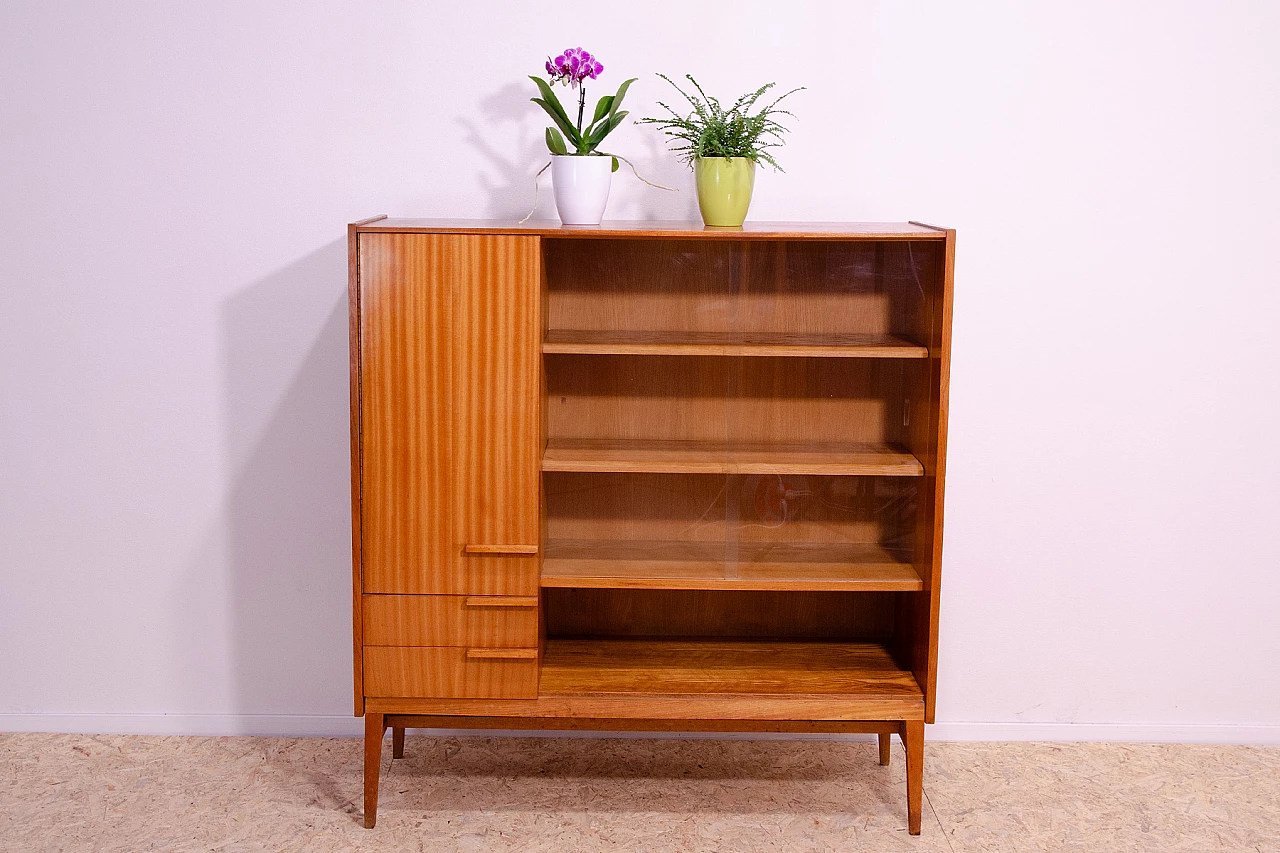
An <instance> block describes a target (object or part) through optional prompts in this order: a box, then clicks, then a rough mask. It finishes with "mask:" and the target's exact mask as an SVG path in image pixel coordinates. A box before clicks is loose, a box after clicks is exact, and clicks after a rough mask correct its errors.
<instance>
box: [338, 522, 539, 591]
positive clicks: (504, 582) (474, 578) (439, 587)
mask: <svg viewBox="0 0 1280 853" xmlns="http://www.w3.org/2000/svg"><path fill="white" fill-rule="evenodd" d="M365 541H366V542H368V541H369V537H368V536H366V537H365ZM381 550H384V551H385V550H388V548H387V547H382V548H381ZM456 550H457V553H456V554H452V555H451V556H450V558H449V559H445V560H424V561H421V562H411V561H406V560H399V561H387V560H385V559H381V558H380V557H379V556H378V553H380V552H374V551H373V550H372V549H371V550H370V555H369V556H367V557H366V558H365V560H364V578H363V583H362V587H363V592H365V593H366V594H371V595H537V594H538V589H539V581H540V576H539V571H540V569H539V561H538V557H537V556H536V555H528V554H523V553H522V554H495V553H490V552H483V551H464V550H463V548H462V547H458V548H457V549H456Z"/></svg>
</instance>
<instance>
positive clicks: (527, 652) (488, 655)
mask: <svg viewBox="0 0 1280 853" xmlns="http://www.w3.org/2000/svg"><path fill="white" fill-rule="evenodd" d="M537 659H538V650H537V649H467V660H537Z"/></svg>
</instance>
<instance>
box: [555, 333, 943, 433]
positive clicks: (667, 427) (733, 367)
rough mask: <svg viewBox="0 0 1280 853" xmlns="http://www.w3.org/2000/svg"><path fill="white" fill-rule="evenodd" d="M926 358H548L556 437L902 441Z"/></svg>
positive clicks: (587, 356) (559, 356)
mask: <svg viewBox="0 0 1280 853" xmlns="http://www.w3.org/2000/svg"><path fill="white" fill-rule="evenodd" d="M924 363H925V360H924V359H915V360H905V359H888V360H882V359H861V358H856V359H834V358H775V357H769V358H764V357H760V358H737V357H726V358H717V357H689V356H649V357H635V356H603V355H580V356H568V355H549V356H547V357H546V365H547V396H548V400H547V428H548V438H549V439H550V440H560V439H570V438H574V439H586V438H595V439H627V440H637V439H639V440H667V441H680V440H692V441H697V440H704V441H708V440H710V441H716V440H718V441H721V442H725V441H733V442H735V443H759V444H768V445H775V444H784V445H785V444H825V443H836V444H839V443H846V444H848V443H860V442H861V443H868V444H897V443H900V442H901V441H902V438H903V432H904V427H903V423H902V421H903V419H902V417H901V411H900V410H899V408H898V407H897V406H895V405H891V403H890V400H889V399H888V398H889V397H890V395H894V396H896V395H897V394H898V393H899V390H898V389H899V388H900V386H901V384H902V379H901V376H902V372H903V370H904V369H905V368H906V367H907V366H910V365H920V364H924Z"/></svg>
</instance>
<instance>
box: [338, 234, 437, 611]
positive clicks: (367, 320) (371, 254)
mask: <svg viewBox="0 0 1280 853" xmlns="http://www.w3.org/2000/svg"><path fill="white" fill-rule="evenodd" d="M359 239H360V247H359V252H360V269H359V275H360V436H361V459H360V464H361V476H360V482H361V505H362V517H361V528H360V533H361V568H362V572H363V575H364V578H363V582H364V591H365V592H401V593H412V592H437V591H441V587H443V586H446V585H447V583H446V579H447V578H448V576H449V575H450V574H451V573H452V571H453V553H452V546H453V513H454V509H453V499H454V497H453V459H454V447H453V439H454V436H453V402H452V401H453V367H454V365H453V334H452V332H453V322H452V311H453V272H452V266H453V265H452V262H451V243H452V240H453V238H452V237H448V236H442V235H437V234H361V235H360V238H359Z"/></svg>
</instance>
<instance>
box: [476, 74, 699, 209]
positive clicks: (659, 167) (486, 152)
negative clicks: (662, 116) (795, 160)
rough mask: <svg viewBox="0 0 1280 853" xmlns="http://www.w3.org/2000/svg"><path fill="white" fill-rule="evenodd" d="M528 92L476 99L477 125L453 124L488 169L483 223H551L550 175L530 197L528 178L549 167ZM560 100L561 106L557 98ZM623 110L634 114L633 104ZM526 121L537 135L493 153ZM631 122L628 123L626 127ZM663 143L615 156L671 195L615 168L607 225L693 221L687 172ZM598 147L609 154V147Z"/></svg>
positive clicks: (654, 137)
mask: <svg viewBox="0 0 1280 853" xmlns="http://www.w3.org/2000/svg"><path fill="white" fill-rule="evenodd" d="M534 91H535V90H534V89H533V84H532V83H529V82H525V83H523V84H522V83H509V84H507V85H506V86H503V87H502V88H501V89H498V90H497V91H495V92H493V93H492V94H489V95H486V96H485V97H483V98H481V99H480V101H479V107H480V115H481V117H482V119H481V120H480V121H478V122H477V121H473V120H471V119H466V118H461V119H459V120H458V123H459V124H461V125H462V127H463V129H464V130H465V136H464V137H463V138H464V140H465V141H466V142H467V143H468V144H470V145H471V146H472V147H473V148H475V150H476V151H477V152H479V153H480V155H481V156H482V157H483V158H484V159H485V161H486V164H487V165H486V168H485V169H483V170H481V171H480V172H479V175H478V177H479V183H480V186H481V187H482V188H483V189H484V192H485V194H486V196H487V200H486V202H485V205H484V215H485V216H487V217H491V218H494V219H523V218H524V217H525V216H527V215H528V214H529V212H530V211H531V210H532V211H533V216H532V218H533V219H538V220H557V215H556V207H555V201H554V198H553V196H552V186H551V170H550V169H548V170H547V171H546V172H543V173H542V177H541V178H539V179H538V190H537V192H536V194H535V191H534V176H535V175H536V174H537V172H538V170H539V169H541V168H542V167H543V166H545V165H546V164H547V163H548V162H549V161H550V159H551V158H550V155H549V154H548V153H547V146H546V142H545V141H544V139H543V136H542V134H543V131H542V127H543V125H544V124H550V119H549V118H547V119H546V121H545V122H543V119H544V118H546V117H545V115H544V114H543V113H542V111H541V109H540V108H539V107H538V106H537V105H536V104H532V103H530V102H529V99H530V98H531V97H532V96H533V95H534ZM557 94H561V92H557ZM603 94H607V90H604V89H602V90H601V91H600V92H595V91H591V92H590V93H589V95H588V110H590V109H591V107H592V106H594V102H595V101H596V100H598V99H599V97H600V96H601V95H603ZM561 100H562V101H566V100H567V99H566V98H565V97H564V96H563V95H562V97H561ZM566 106H567V103H566ZM627 106H629V107H633V105H631V104H628V105H627ZM531 111H532V112H531ZM530 115H536V116H537V127H538V130H537V132H536V133H533V132H528V133H525V134H523V135H522V136H521V137H520V139H519V140H518V141H517V142H516V144H515V145H504V146H495V145H494V144H493V143H492V142H491V141H490V140H491V139H495V138H496V139H504V140H505V139H507V138H509V136H510V129H509V126H510V125H515V126H521V125H523V124H525V123H526V122H528V120H529V116H530ZM630 120H631V119H630V118H629V119H628V120H627V121H628V122H629V121H630ZM616 135H617V131H615V133H614V134H613V135H610V137H609V138H610V140H613V139H615V137H616ZM662 139H663V137H662V136H661V135H660V134H658V133H657V132H656V131H654V132H652V133H649V132H646V133H644V134H641V135H640V141H639V147H640V150H636V146H635V144H634V143H633V144H629V145H627V147H626V150H621V149H619V150H616V151H615V153H617V154H621V155H622V156H624V157H626V158H627V159H629V160H630V161H631V162H632V163H634V164H635V167H636V169H637V170H638V172H639V173H640V174H641V175H643V176H644V177H645V179H646V180H649V181H652V182H653V183H656V184H659V185H662V186H667V187H672V188H675V189H676V190H677V191H676V192H669V191H666V190H661V189H656V188H654V187H650V186H647V185H645V184H644V183H642V182H641V181H639V180H638V179H637V178H636V176H635V174H633V173H632V170H631V167H630V166H628V165H627V164H625V163H623V164H620V168H619V169H618V171H617V172H615V173H614V176H613V190H612V192H611V194H610V199H609V206H608V208H607V209H606V211H605V216H606V218H609V219H697V218H698V215H699V214H698V203H697V198H696V196H695V195H694V192H693V177H692V172H691V170H690V169H689V168H688V167H687V166H685V165H684V164H682V163H680V162H679V161H678V160H677V159H676V158H675V156H674V155H672V154H671V153H670V152H669V151H667V149H666V148H665V147H664V146H663V144H662ZM604 147H605V148H609V145H608V143H607V142H606V144H605V146H604ZM621 186H627V191H625V192H620V191H619V189H620V187H621ZM535 195H536V200H537V205H536V208H535V205H534V201H535Z"/></svg>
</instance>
